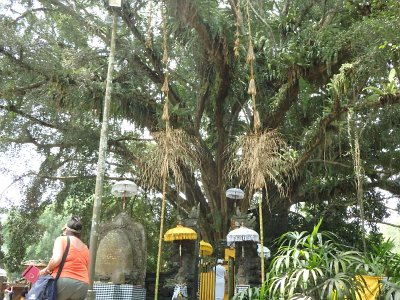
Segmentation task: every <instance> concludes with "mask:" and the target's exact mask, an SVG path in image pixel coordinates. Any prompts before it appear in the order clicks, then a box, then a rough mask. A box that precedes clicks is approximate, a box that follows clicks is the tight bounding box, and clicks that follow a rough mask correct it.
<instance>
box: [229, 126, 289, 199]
mask: <svg viewBox="0 0 400 300" xmlns="http://www.w3.org/2000/svg"><path fill="white" fill-rule="evenodd" d="M229 150H230V151H232V152H231V153H240V156H239V158H238V157H237V156H231V157H232V159H231V160H230V162H229V164H228V166H229V167H228V170H227V173H228V174H229V175H231V176H236V175H237V174H240V185H244V186H247V187H248V188H250V190H252V191H255V190H259V189H262V188H264V187H265V188H266V187H267V184H268V182H271V183H273V184H274V185H275V186H276V187H277V188H278V191H279V192H280V193H281V194H282V195H285V194H286V192H287V189H286V187H287V183H288V180H290V179H291V178H292V175H293V174H294V170H295V169H294V160H293V159H292V157H291V156H290V155H288V153H289V151H288V150H289V148H288V146H287V144H286V142H285V141H284V140H283V138H282V137H281V135H280V134H279V133H278V132H277V131H276V130H271V131H264V132H260V133H253V134H248V135H245V136H242V137H240V138H239V140H238V141H237V142H236V143H235V144H233V145H231V147H230V149H229Z"/></svg>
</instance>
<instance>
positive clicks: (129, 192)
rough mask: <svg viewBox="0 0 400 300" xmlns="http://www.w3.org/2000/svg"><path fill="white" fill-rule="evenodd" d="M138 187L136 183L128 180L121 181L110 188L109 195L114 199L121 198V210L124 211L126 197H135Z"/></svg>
mask: <svg viewBox="0 0 400 300" xmlns="http://www.w3.org/2000/svg"><path fill="white" fill-rule="evenodd" d="M137 193H138V187H137V185H136V183H134V182H133V181H130V180H122V181H118V182H116V183H115V184H114V185H113V186H112V188H111V194H113V195H114V196H115V197H119V198H123V201H124V202H123V209H124V210H125V201H126V197H133V196H136V195H137Z"/></svg>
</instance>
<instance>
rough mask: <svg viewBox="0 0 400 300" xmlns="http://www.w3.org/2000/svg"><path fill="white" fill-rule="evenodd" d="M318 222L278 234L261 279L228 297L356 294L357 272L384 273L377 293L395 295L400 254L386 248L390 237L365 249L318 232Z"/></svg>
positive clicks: (284, 299)
mask: <svg viewBox="0 0 400 300" xmlns="http://www.w3.org/2000/svg"><path fill="white" fill-rule="evenodd" d="M320 226H321V221H320V222H319V223H318V224H317V225H316V226H315V227H314V230H313V231H312V233H311V234H308V233H307V232H296V231H294V232H288V233H286V234H284V235H282V236H281V237H280V238H279V239H278V240H277V245H278V250H277V254H276V255H275V256H274V258H273V260H272V262H271V267H270V271H269V272H268V273H267V280H266V281H265V282H264V285H263V286H262V287H261V288H257V287H253V288H250V289H248V290H246V291H243V292H242V293H240V294H237V295H235V296H234V297H233V300H266V299H268V300H288V299H289V300H295V299H298V300H300V299H302V300H311V299H332V300H338V299H360V298H358V297H361V293H363V292H365V291H364V289H365V287H364V285H365V282H364V280H363V278H362V277H361V276H359V275H374V276H383V280H382V281H381V282H382V287H381V294H380V299H385V300H386V299H387V300H389V299H390V300H391V299H400V256H399V255H398V254H394V253H392V252H391V250H392V249H393V247H394V244H393V242H392V241H387V242H383V243H380V244H379V245H371V250H370V251H369V252H368V253H366V254H364V253H362V252H360V251H358V250H356V249H353V248H351V247H349V246H346V245H344V244H343V243H341V242H339V239H338V238H337V237H336V236H335V235H334V234H333V233H331V232H319V228H320ZM390 297H394V298H390ZM396 297H397V298H396Z"/></svg>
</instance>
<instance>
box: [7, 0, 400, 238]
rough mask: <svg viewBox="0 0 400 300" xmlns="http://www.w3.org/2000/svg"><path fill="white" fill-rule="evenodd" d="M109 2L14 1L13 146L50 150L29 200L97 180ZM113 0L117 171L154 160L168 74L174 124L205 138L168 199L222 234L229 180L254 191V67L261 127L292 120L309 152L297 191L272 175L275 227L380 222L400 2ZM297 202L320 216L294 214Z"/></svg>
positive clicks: (398, 125)
mask: <svg viewBox="0 0 400 300" xmlns="http://www.w3.org/2000/svg"><path fill="white" fill-rule="evenodd" d="M163 9H165V18H164V20H165V21H164V22H162V20H163V18H162V17H161V16H162V13H161V12H162V11H163ZM110 10H111V9H110V8H109V7H108V1H103V2H101V1H92V0H36V1H31V0H13V1H10V3H9V4H3V7H1V16H0V23H1V28H2V30H1V32H0V76H1V80H0V115H1V120H0V122H1V123H0V131H1V138H0V147H1V149H2V150H3V151H5V150H7V149H11V148H12V149H13V151H17V150H18V146H19V145H24V144H32V145H34V146H35V148H36V151H37V152H38V153H39V154H40V155H41V157H42V162H41V166H40V169H39V170H38V172H37V173H36V174H26V175H29V178H30V182H29V184H28V185H27V186H26V193H25V199H24V207H25V208H29V209H31V208H35V207H38V206H40V205H44V204H46V203H47V202H48V201H49V199H48V196H49V195H50V194H49V193H46V191H49V190H53V191H57V194H58V197H57V200H58V201H63V199H65V198H66V196H67V195H69V194H71V193H76V189H77V186H79V185H77V184H78V183H79V182H82V181H84V180H87V181H88V182H89V183H91V184H92V185H93V186H94V181H93V178H94V176H95V164H96V161H97V151H98V142H99V132H100V130H99V128H100V124H101V122H100V121H101V118H102V116H101V112H102V101H103V98H104V88H105V77H106V72H107V58H108V54H109V42H110V23H111V19H110V17H109V16H110ZM116 10H117V14H118V16H119V20H120V22H119V24H118V38H117V49H116V66H115V71H114V79H113V92H112V99H113V100H112V120H111V122H110V123H111V124H110V126H111V128H110V134H109V144H108V146H109V148H108V151H109V156H108V161H107V166H108V167H107V171H106V172H107V174H106V176H107V177H108V178H111V177H113V178H117V177H121V178H123V177H125V178H126V177H128V178H134V179H135V180H136V181H138V183H139V184H141V185H142V187H143V188H146V183H145V182H142V181H141V178H142V176H141V174H142V172H143V166H144V165H145V163H146V153H148V151H149V150H148V149H150V148H151V147H154V146H155V145H154V143H153V142H151V141H150V140H151V138H149V139H147V137H146V136H147V135H148V133H150V136H151V133H154V132H157V131H161V130H163V126H164V122H163V121H162V109H163V101H164V99H163V97H162V93H161V87H162V85H163V83H164V79H165V77H166V76H167V75H168V78H169V81H168V82H169V87H168V97H169V101H170V103H171V105H170V116H171V117H170V124H171V126H172V127H173V128H176V129H181V130H183V131H185V133H186V134H187V135H188V136H190V137H191V140H193V141H195V142H194V143H193V149H194V150H195V151H196V153H197V154H198V155H199V162H200V163H199V164H198V166H197V169H196V170H195V172H192V171H191V170H189V169H186V167H185V166H181V170H180V172H181V173H182V174H183V175H184V176H183V177H184V188H183V190H182V191H177V190H176V189H175V187H176V186H175V185H174V184H173V178H171V184H170V185H169V189H168V196H167V199H168V201H169V202H170V203H171V204H172V205H174V206H176V207H179V209H180V211H181V212H182V214H187V213H188V212H190V210H191V208H192V207H194V206H197V205H198V204H199V205H200V206H199V207H200V222H201V231H202V235H203V237H204V238H205V239H207V240H209V241H216V240H217V239H219V238H222V237H224V236H225V234H226V233H227V224H228V219H229V214H230V213H231V212H230V211H229V209H228V207H229V205H228V204H227V199H226V197H225V190H226V189H227V188H229V187H238V186H239V183H241V187H242V188H243V189H245V191H246V195H245V199H243V200H242V201H241V202H240V209H241V211H242V212H246V211H247V210H248V209H249V208H251V207H252V205H253V204H254V203H253V202H252V196H253V192H254V191H252V190H249V189H248V188H246V182H245V181H243V180H242V179H241V178H240V174H237V176H235V175H233V176H227V164H228V162H229V161H230V159H231V158H232V155H238V158H237V159H240V152H239V153H233V154H232V153H230V152H229V151H228V149H230V145H231V144H232V143H235V142H236V141H237V140H238V138H239V137H241V136H243V135H246V134H249V133H251V132H252V128H253V119H254V118H253V112H254V110H253V107H252V101H251V97H250V95H249V94H248V90H249V89H248V84H249V81H250V79H251V78H250V77H251V76H252V75H253V79H255V86H253V88H255V90H256V99H257V102H256V105H257V107H256V108H257V110H258V112H259V115H260V124H261V129H262V130H263V131H270V130H276V131H277V132H279V134H280V135H281V137H282V138H283V140H284V141H285V142H286V144H287V146H288V151H286V152H285V153H284V154H285V155H288V156H290V157H291V158H292V159H293V160H294V161H295V166H296V172H295V176H294V177H292V178H291V180H289V178H288V180H286V182H285V184H286V185H285V190H286V193H285V194H284V195H282V194H281V193H279V192H278V188H277V187H276V185H275V184H272V182H271V185H270V186H268V188H267V189H264V193H263V197H264V199H265V200H266V201H264V202H263V203H264V210H265V214H266V215H267V217H265V222H264V228H265V230H264V231H265V233H266V235H267V236H269V237H273V236H276V235H277V234H280V233H281V232H283V231H285V230H287V229H288V226H289V225H290V224H301V225H307V224H308V223H313V222H312V221H313V220H312V218H313V217H315V218H316V219H319V218H320V217H321V216H324V217H325V223H326V226H327V227H329V226H331V227H335V226H337V225H338V224H342V223H343V226H340V229H338V230H340V231H341V233H342V234H344V235H346V234H347V233H349V232H348V231H349V228H350V227H349V223H354V224H356V225H357V226H359V224H361V223H360V219H359V216H360V208H361V214H362V215H363V220H364V219H365V221H366V222H371V224H374V223H375V222H376V221H380V220H382V218H383V217H384V216H385V213H386V210H385V209H384V197H383V196H382V194H381V193H379V192H377V190H376V188H380V189H382V190H386V191H389V192H390V193H392V194H394V195H397V196H399V195H400V183H399V180H398V178H399V171H400V151H399V147H400V135H399V134H398V131H399V129H400V122H399V120H400V106H399V103H400V93H399V80H398V78H399V77H398V75H399V74H400V60H399V57H400V36H399V34H398V27H399V24H400V3H399V2H398V1H397V0H386V1H383V0H373V1H369V2H366V1H362V0H343V1H326V0H312V1H302V0H275V1H270V0H251V1H247V0H224V1H223V0H196V1H188V0H165V1H160V0H129V1H128V0H122V8H121V9H116ZM162 26H166V32H167V35H165V36H163V34H162V32H163V31H162ZM163 41H165V42H166V45H167V51H168V56H169V57H170V61H169V63H168V68H164V67H163V62H162V61H163V56H164V53H163V51H164V50H165V49H163V46H162V45H163ZM250 42H251V43H252V48H253V49H252V51H254V60H253V63H252V66H253V74H251V72H250V65H249V64H248V63H246V57H248V54H249V53H248V52H249V47H248V45H249V43H250ZM253 83H254V82H253ZM143 136H145V137H146V138H143ZM27 159H28V158H27ZM275 171H278V170H271V172H275ZM231 175H232V174H231ZM356 175H357V176H356ZM357 179H361V180H358V181H357ZM85 186H86V185H85ZM157 188H158V189H159V190H161V187H156V189H157ZM265 191H267V192H265ZM357 191H358V192H359V193H357ZM360 191H361V193H360ZM46 197H47V198H46ZM50 200H51V199H50ZM295 204H298V205H299V206H300V205H301V208H302V209H303V211H304V212H307V216H311V219H308V218H306V219H304V218H302V217H298V216H297V215H295V214H291V213H290V208H291V207H292V206H293V205H295ZM354 224H353V225H354ZM352 228H353V227H352ZM358 229H359V230H361V229H360V227H358ZM355 236H356V235H354V233H353V234H349V238H350V239H351V238H352V239H356V237H355Z"/></svg>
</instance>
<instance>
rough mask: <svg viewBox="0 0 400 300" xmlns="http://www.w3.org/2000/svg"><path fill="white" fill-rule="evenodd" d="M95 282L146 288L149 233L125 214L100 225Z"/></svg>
mask: <svg viewBox="0 0 400 300" xmlns="http://www.w3.org/2000/svg"><path fill="white" fill-rule="evenodd" d="M98 245H99V246H98V249H97V259H96V266H95V281H101V282H108V283H113V284H132V285H140V286H144V282H145V278H146V258H147V253H146V251H147V246H146V234H145V231H144V227H143V225H142V224H140V223H137V222H134V221H133V220H132V218H131V217H130V216H128V214H126V213H125V212H122V213H120V214H119V215H117V216H116V217H115V218H114V220H112V221H110V222H107V223H104V224H102V225H100V230H99V244H98Z"/></svg>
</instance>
